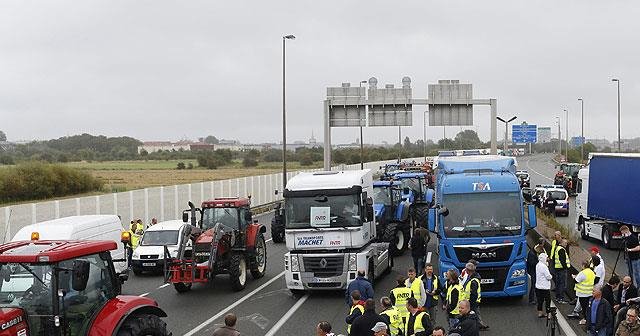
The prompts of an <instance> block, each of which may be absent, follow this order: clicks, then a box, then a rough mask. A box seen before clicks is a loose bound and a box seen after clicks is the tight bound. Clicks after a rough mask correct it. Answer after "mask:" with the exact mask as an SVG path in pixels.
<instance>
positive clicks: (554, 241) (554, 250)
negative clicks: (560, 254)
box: [550, 239, 558, 260]
mask: <svg viewBox="0 0 640 336" xmlns="http://www.w3.org/2000/svg"><path fill="white" fill-rule="evenodd" d="M557 246H558V241H557V240H555V239H554V240H553V241H551V254H550V257H551V260H554V258H555V257H556V255H555V253H556V247H557Z"/></svg>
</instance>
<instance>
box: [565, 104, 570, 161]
mask: <svg viewBox="0 0 640 336" xmlns="http://www.w3.org/2000/svg"><path fill="white" fill-rule="evenodd" d="M564 112H565V115H566V116H567V117H566V119H565V121H564V123H565V129H564V131H565V135H564V137H565V138H566V139H567V144H566V146H565V149H564V152H565V155H564V159H565V160H567V162H569V110H564Z"/></svg>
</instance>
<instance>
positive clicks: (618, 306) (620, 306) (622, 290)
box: [613, 276, 638, 329]
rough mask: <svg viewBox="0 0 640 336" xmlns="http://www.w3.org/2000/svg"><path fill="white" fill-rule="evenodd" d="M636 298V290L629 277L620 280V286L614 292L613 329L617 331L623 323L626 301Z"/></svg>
mask: <svg viewBox="0 0 640 336" xmlns="http://www.w3.org/2000/svg"><path fill="white" fill-rule="evenodd" d="M635 297H638V288H636V286H634V285H633V281H632V280H631V277H630V276H625V277H624V278H622V286H618V290H617V291H616V297H615V298H616V303H615V304H614V306H613V310H614V311H615V312H616V318H615V328H616V329H618V325H619V324H620V322H622V321H624V318H625V314H626V311H627V308H628V306H627V300H629V299H633V298H635Z"/></svg>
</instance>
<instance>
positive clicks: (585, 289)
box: [574, 268, 596, 309]
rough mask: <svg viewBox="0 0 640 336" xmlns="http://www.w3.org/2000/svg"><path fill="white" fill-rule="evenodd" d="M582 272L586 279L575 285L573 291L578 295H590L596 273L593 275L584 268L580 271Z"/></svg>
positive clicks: (589, 270)
mask: <svg viewBox="0 0 640 336" xmlns="http://www.w3.org/2000/svg"><path fill="white" fill-rule="evenodd" d="M582 272H584V275H586V279H584V280H583V281H580V282H578V283H576V286H575V287H574V289H575V290H576V294H577V293H580V294H587V295H591V293H592V292H593V285H594V283H595V281H596V273H594V272H593V271H592V270H591V269H590V268H585V269H583V270H582ZM583 309H584V308H583Z"/></svg>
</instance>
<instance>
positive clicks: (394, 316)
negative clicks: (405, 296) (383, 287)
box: [380, 296, 404, 336]
mask: <svg viewBox="0 0 640 336" xmlns="http://www.w3.org/2000/svg"><path fill="white" fill-rule="evenodd" d="M380 305H381V306H382V309H384V310H383V311H382V313H380V316H381V317H382V319H383V320H384V323H386V324H387V326H389V333H390V335H391V336H398V335H404V323H402V319H401V318H400V314H399V313H398V310H397V309H396V307H394V306H393V304H392V303H391V299H390V298H388V297H386V296H385V297H383V298H382V299H380Z"/></svg>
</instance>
